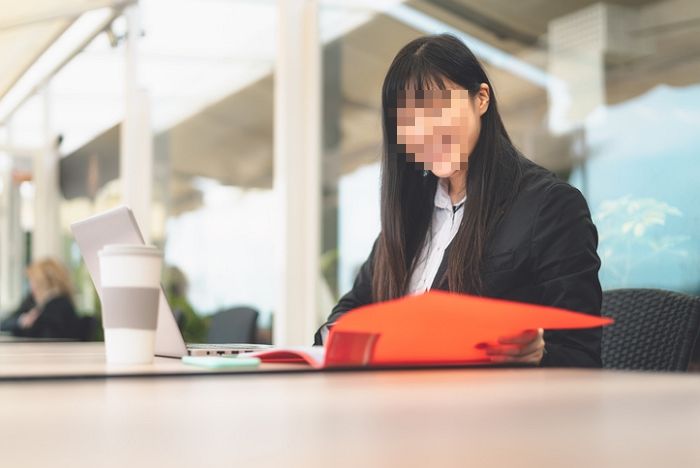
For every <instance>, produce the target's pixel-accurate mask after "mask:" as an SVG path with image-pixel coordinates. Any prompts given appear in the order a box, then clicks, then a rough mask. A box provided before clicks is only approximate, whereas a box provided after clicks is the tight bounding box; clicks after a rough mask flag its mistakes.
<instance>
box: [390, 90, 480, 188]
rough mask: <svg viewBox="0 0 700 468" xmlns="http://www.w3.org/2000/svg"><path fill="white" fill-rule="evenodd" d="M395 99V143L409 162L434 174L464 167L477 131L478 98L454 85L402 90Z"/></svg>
mask: <svg viewBox="0 0 700 468" xmlns="http://www.w3.org/2000/svg"><path fill="white" fill-rule="evenodd" d="M397 98H398V99H397V109H396V124H397V125H396V137H397V143H398V144H399V145H403V148H404V150H405V153H406V154H407V157H408V159H409V162H413V163H416V166H417V169H421V170H429V171H432V172H433V174H435V175H436V176H437V177H449V176H451V175H452V174H453V173H454V172H456V171H459V170H463V169H466V167H467V160H468V159H469V155H470V154H471V152H472V151H473V149H474V146H475V145H476V142H477V140H478V138H479V132H480V130H481V119H480V117H481V114H482V113H483V112H482V111H481V109H480V105H479V104H478V102H477V101H478V99H474V97H473V96H470V95H469V92H468V91H467V90H464V89H459V88H458V87H457V86H454V89H444V90H443V89H435V90H404V91H400V92H399V95H398V96H397Z"/></svg>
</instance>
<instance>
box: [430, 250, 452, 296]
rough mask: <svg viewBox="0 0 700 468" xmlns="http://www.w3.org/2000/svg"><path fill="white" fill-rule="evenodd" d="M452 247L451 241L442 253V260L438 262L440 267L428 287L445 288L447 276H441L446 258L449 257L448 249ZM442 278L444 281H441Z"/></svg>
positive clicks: (444, 270)
mask: <svg viewBox="0 0 700 468" xmlns="http://www.w3.org/2000/svg"><path fill="white" fill-rule="evenodd" d="M451 248H452V243H450V245H448V246H447V248H446V249H445V251H444V252H443V254H442V261H441V262H440V267H439V268H438V271H437V273H436V274H435V278H434V279H433V284H432V285H431V286H430V289H444V290H447V278H443V275H444V274H445V272H446V271H447V259H448V258H449V257H450V249H451ZM443 279H444V281H443Z"/></svg>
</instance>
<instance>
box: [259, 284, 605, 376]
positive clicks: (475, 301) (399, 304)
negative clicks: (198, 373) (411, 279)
mask: <svg viewBox="0 0 700 468" xmlns="http://www.w3.org/2000/svg"><path fill="white" fill-rule="evenodd" d="M612 323H613V320H612V319H610V318H608V317H599V316H592V315H588V314H583V313H579V312H572V311H569V310H565V309H560V308H555V307H548V306H541V305H535V304H526V303H520V302H513V301H506V300H501V299H491V298H484V297H477V296H470V295H465V294H457V293H450V292H444V291H436V290H431V291H428V292H426V293H424V294H420V295H414V296H407V297H403V298H400V299H395V300H391V301H386V302H378V303H374V304H370V305H366V306H362V307H359V308H357V309H354V310H352V311H350V312H348V313H346V314H345V315H343V316H342V317H341V318H340V319H338V321H337V322H336V323H335V324H334V326H333V327H332V328H331V330H330V333H329V335H328V340H327V344H326V346H325V347H321V346H316V347H312V346H308V347H290V348H276V349H272V350H269V351H261V352H255V353H252V354H250V355H251V356H256V357H259V358H260V359H261V360H262V361H263V362H275V363H306V364H308V365H310V366H312V367H315V368H317V369H323V368H328V367H358V366H412V365H464V364H486V363H490V359H489V357H488V356H487V355H486V351H485V350H483V349H479V348H478V347H477V344H479V343H483V342H487V343H496V342H497V340H498V338H499V337H502V336H509V335H515V334H518V333H521V332H522V331H524V330H529V329H537V328H543V329H545V330H559V329H576V328H592V327H599V326H603V325H609V324H612Z"/></svg>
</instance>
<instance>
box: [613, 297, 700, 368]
mask: <svg viewBox="0 0 700 468" xmlns="http://www.w3.org/2000/svg"><path fill="white" fill-rule="evenodd" d="M602 314H603V315H605V316H609V317H612V318H614V319H615V324H613V325H610V326H607V327H603V342H602V348H603V349H602V353H603V356H602V357H603V367H604V368H607V369H629V370H648V371H687V370H688V365H689V363H690V360H691V357H692V356H693V351H694V349H695V346H696V342H697V341H698V334H699V333H700V297H697V296H690V295H687V294H681V293H676V292H671V291H661V290H656V289H615V290H611V291H605V292H604V293H603V309H602ZM697 346H700V343H698V344H697Z"/></svg>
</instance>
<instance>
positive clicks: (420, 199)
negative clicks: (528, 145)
mask: <svg viewBox="0 0 700 468" xmlns="http://www.w3.org/2000/svg"><path fill="white" fill-rule="evenodd" d="M445 79H447V80H449V81H452V82H453V83H455V84H457V85H459V86H460V87H463V88H464V89H466V90H468V92H469V95H470V97H471V96H476V94H477V93H478V91H479V88H480V85H481V83H486V84H487V85H488V86H489V92H490V99H489V106H488V109H487V111H486V112H485V113H484V114H483V115H482V116H481V132H480V134H479V139H478V141H477V143H476V146H475V148H474V150H473V152H472V153H471V155H470V156H469V162H468V169H467V171H466V176H465V177H466V178H467V181H466V182H467V201H466V203H465V205H464V216H463V218H462V223H461V225H460V227H459V231H458V232H457V234H456V235H455V238H454V239H453V240H452V243H451V245H450V249H449V259H448V263H447V270H446V272H445V276H446V277H447V282H448V287H449V290H450V291H459V292H465V293H472V294H481V293H482V292H483V281H482V277H481V265H482V257H483V254H484V250H485V247H486V245H487V242H488V239H489V238H490V235H491V234H492V233H493V231H494V229H495V226H496V225H497V223H498V221H499V219H500V217H501V215H502V214H503V213H504V211H505V210H506V209H507V207H508V205H509V203H510V202H511V201H512V198H513V196H514V194H515V192H516V191H517V187H518V182H519V180H520V172H521V169H520V163H519V158H520V154H519V153H518V151H517V150H516V149H515V147H514V146H513V143H512V142H511V140H510V137H509V136H508V132H506V129H505V127H504V126H503V121H502V120H501V116H500V115H499V113H498V106H497V103H496V95H495V93H494V91H493V86H491V82H490V81H489V79H488V77H487V76H486V72H485V71H484V69H483V67H482V66H481V64H480V63H479V61H478V60H477V59H476V57H475V56H474V54H473V53H472V52H471V50H469V48H468V47H467V46H466V45H464V43H462V42H461V41H460V40H459V39H457V38H456V37H454V36H451V35H448V34H440V35H435V36H426V37H421V38H419V39H415V40H414V41H412V42H410V43H409V44H407V45H406V46H405V47H404V48H403V49H401V51H399V53H398V54H397V55H396V57H395V58H394V61H393V62H392V64H391V66H390V67H389V71H388V72H387V75H386V78H385V79H384V85H383V87H382V112H383V118H382V123H383V131H384V154H383V159H382V171H381V172H382V175H381V228H382V230H381V234H380V237H379V242H378V244H377V246H376V252H375V256H374V264H373V275H372V277H373V279H372V293H373V297H374V300H377V301H380V300H388V299H394V298H397V297H400V296H403V295H404V294H405V293H406V289H407V288H408V284H409V281H410V277H411V273H412V271H413V268H414V266H415V262H416V261H417V257H418V255H419V254H420V249H421V247H422V246H423V244H424V242H425V240H426V236H427V234H428V232H429V228H430V222H431V219H432V213H433V199H434V196H435V190H436V188H437V177H435V176H434V175H433V174H432V173H430V172H427V173H426V172H424V171H422V170H419V169H421V168H419V167H417V166H418V165H417V164H415V163H413V162H412V156H413V155H411V154H407V153H406V151H405V148H403V146H402V145H397V139H396V108H397V104H398V96H399V93H400V92H401V91H403V90H406V89H415V90H424V89H435V88H437V89H445V88H446V87H445ZM443 278H444V277H443Z"/></svg>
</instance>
